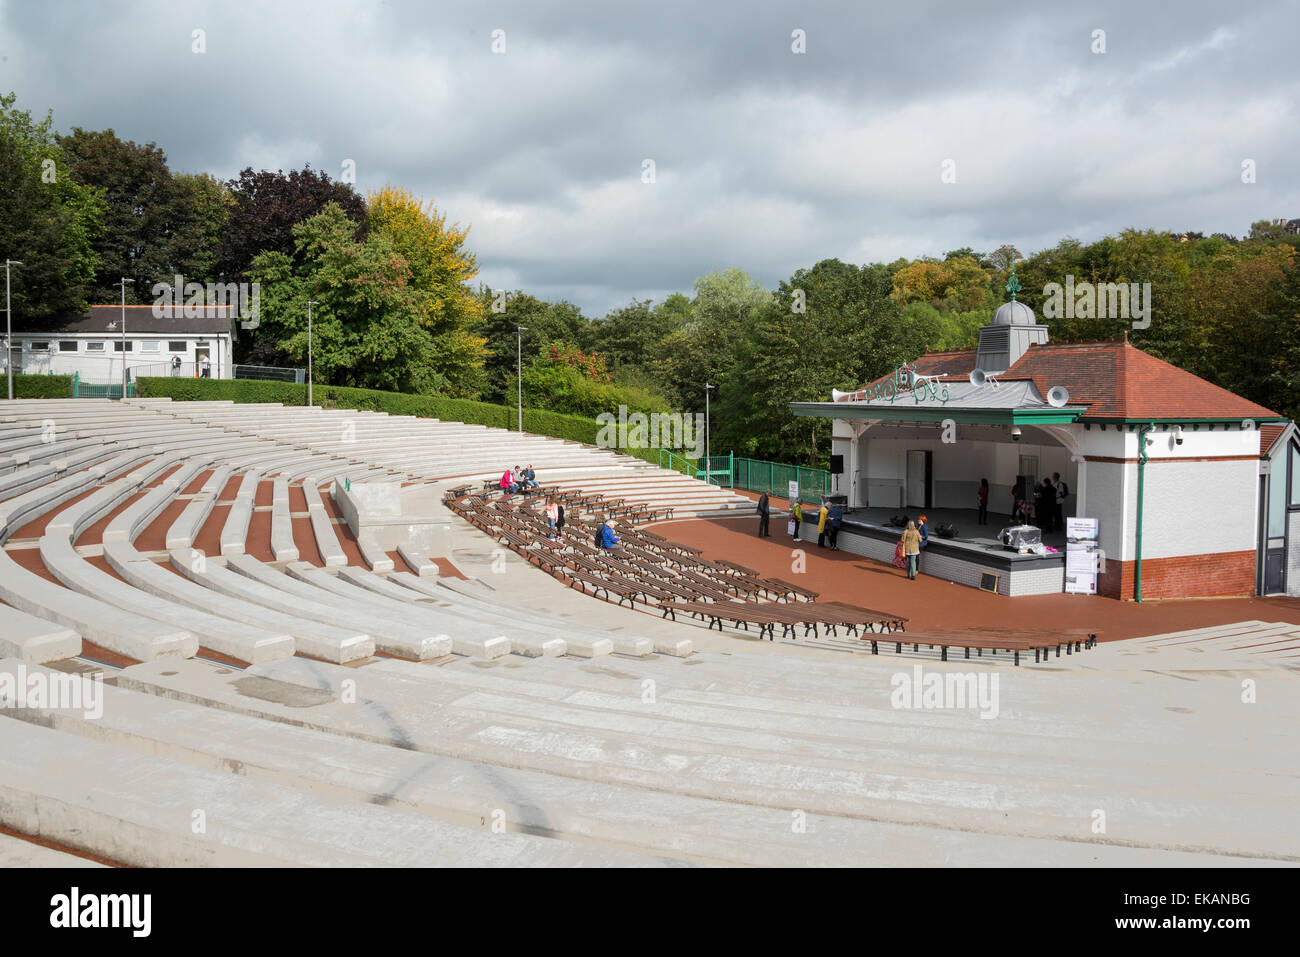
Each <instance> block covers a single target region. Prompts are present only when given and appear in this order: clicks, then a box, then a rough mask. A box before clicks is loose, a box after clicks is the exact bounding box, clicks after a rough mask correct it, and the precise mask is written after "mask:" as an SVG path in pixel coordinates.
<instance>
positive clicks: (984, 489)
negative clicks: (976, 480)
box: [975, 478, 989, 525]
mask: <svg viewBox="0 0 1300 957" xmlns="http://www.w3.org/2000/svg"><path fill="white" fill-rule="evenodd" d="M975 497H976V499H977V500H978V501H979V507H980V511H979V524H980V525H987V524H988V523H989V480H988V479H986V478H982V479H980V489H979V491H978V492H976V493H975Z"/></svg>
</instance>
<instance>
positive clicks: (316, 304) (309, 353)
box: [307, 299, 320, 406]
mask: <svg viewBox="0 0 1300 957" xmlns="http://www.w3.org/2000/svg"><path fill="white" fill-rule="evenodd" d="M319 305H320V303H319V302H317V301H316V300H315V299H308V300H307V405H308V406H310V405H311V307H312V306H319Z"/></svg>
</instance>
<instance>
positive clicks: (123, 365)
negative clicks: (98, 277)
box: [109, 279, 126, 399]
mask: <svg viewBox="0 0 1300 957" xmlns="http://www.w3.org/2000/svg"><path fill="white" fill-rule="evenodd" d="M117 284H118V285H119V286H121V287H122V398H123V399H125V398H126V280H125V279H119V280H118V281H117ZM109 368H112V367H111V366H110V367H109Z"/></svg>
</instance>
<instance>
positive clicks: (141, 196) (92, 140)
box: [58, 127, 184, 303]
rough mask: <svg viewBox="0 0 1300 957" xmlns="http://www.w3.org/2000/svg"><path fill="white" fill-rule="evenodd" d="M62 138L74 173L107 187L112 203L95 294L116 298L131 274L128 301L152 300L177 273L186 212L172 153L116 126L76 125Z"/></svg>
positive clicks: (109, 203) (100, 251) (100, 250)
mask: <svg viewBox="0 0 1300 957" xmlns="http://www.w3.org/2000/svg"><path fill="white" fill-rule="evenodd" d="M58 140H59V145H60V146H61V147H62V148H63V153H64V156H65V157H66V160H67V164H68V172H69V174H70V175H71V176H72V178H73V179H75V180H77V181H78V182H79V183H83V184H84V185H86V186H91V187H95V188H97V189H100V190H103V194H104V199H105V202H106V203H107V212H106V214H105V217H104V230H103V232H102V233H101V234H100V236H99V238H98V240H97V241H96V244H95V255H96V257H97V258H98V260H99V269H98V272H97V274H96V276H95V286H94V290H93V293H92V295H93V296H94V297H95V299H96V300H97V301H98V302H116V301H117V300H118V297H119V296H120V295H121V288H120V286H119V285H118V280H119V279H122V278H126V279H127V280H129V282H128V283H127V287H126V301H127V302H128V303H142V302H150V301H151V300H152V296H151V294H150V289H151V288H152V287H153V284H154V283H156V282H159V281H161V280H167V281H170V280H171V277H172V276H173V275H174V271H173V268H172V266H173V264H172V261H171V241H172V234H173V231H174V229H175V227H176V220H177V218H178V217H183V216H184V212H183V211H182V210H181V209H179V208H178V205H177V201H178V199H179V198H180V197H179V193H178V192H177V190H176V189H175V187H174V184H173V182H172V175H171V171H170V170H169V169H168V168H167V156H166V154H164V153H163V151H162V150H161V149H159V148H158V147H157V145H156V144H154V143H152V142H151V143H145V144H144V145H140V144H138V143H134V142H132V141H130V140H122V139H119V138H118V136H117V134H115V133H114V132H113V131H112V130H111V129H110V130H83V129H81V128H80V127H73V129H72V132H71V133H69V134H68V135H66V136H59V137H58Z"/></svg>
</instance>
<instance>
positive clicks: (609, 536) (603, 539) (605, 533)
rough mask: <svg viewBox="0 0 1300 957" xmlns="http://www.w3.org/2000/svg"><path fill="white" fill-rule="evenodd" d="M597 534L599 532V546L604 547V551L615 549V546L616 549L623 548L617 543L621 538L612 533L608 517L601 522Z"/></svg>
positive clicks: (620, 549)
mask: <svg viewBox="0 0 1300 957" xmlns="http://www.w3.org/2000/svg"><path fill="white" fill-rule="evenodd" d="M599 534H600V547H601V548H603V549H605V550H606V551H615V550H616V546H617V550H618V551H622V550H623V549H622V546H621V545H620V544H619V543H620V541H621V539H620V538H619V537H618V536H617V535H615V534H614V529H612V528H610V526H609V519H606V520H605V521H603V522H601V525H600V533H599Z"/></svg>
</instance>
